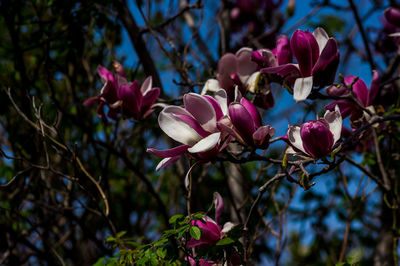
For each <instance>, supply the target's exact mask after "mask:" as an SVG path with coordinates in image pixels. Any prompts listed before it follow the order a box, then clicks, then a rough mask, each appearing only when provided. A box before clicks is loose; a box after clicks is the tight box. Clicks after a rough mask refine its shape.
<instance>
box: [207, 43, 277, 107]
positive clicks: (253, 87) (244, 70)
mask: <svg viewBox="0 0 400 266" xmlns="http://www.w3.org/2000/svg"><path fill="white" fill-rule="evenodd" d="M253 53H254V52H253V50H252V49H251V48H247V47H243V48H241V49H240V50H239V51H238V52H237V53H236V54H235V55H234V54H231V53H227V54H225V55H224V56H222V57H221V59H220V60H219V62H218V74H217V79H218V83H219V84H218V86H219V87H221V88H223V89H225V90H226V92H227V94H228V99H229V101H230V102H231V101H233V99H234V97H235V89H236V88H238V89H239V91H240V93H241V94H243V95H245V94H246V93H247V91H249V92H251V93H253V94H255V103H256V104H257V106H259V107H261V108H264V109H269V108H272V107H273V106H274V98H273V95H272V93H271V91H270V88H269V87H268V86H266V84H265V80H264V75H263V74H262V73H260V71H258V70H259V66H258V65H257V62H255V61H254V60H252V56H253V55H252V54H253ZM214 84H215V82H214ZM215 86H217V84H215ZM214 90H215V89H214Z"/></svg>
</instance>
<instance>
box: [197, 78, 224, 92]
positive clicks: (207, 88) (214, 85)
mask: <svg viewBox="0 0 400 266" xmlns="http://www.w3.org/2000/svg"><path fill="white" fill-rule="evenodd" d="M219 89H221V86H220V85H219V82H218V80H216V79H209V80H207V81H206V84H204V87H203V89H202V90H201V93H200V94H201V95H204V94H206V93H207V92H216V91H218V90H219Z"/></svg>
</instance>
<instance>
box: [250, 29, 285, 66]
mask: <svg viewBox="0 0 400 266" xmlns="http://www.w3.org/2000/svg"><path fill="white" fill-rule="evenodd" d="M251 60H252V61H254V62H256V63H257V64H258V66H259V68H260V69H262V68H266V67H277V66H280V65H285V64H289V63H291V62H292V51H291V50H290V42H289V38H288V37H287V36H285V35H281V36H279V37H278V40H277V41H276V48H274V49H273V50H272V51H271V50H269V49H259V50H257V51H254V52H253V53H252V54H251Z"/></svg>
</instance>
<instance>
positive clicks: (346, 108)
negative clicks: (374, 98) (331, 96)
mask: <svg viewBox="0 0 400 266" xmlns="http://www.w3.org/2000/svg"><path fill="white" fill-rule="evenodd" d="M336 105H337V106H339V109H340V114H341V115H342V118H346V117H348V116H349V115H350V114H351V113H352V112H353V111H355V110H358V106H356V105H355V103H353V102H350V101H348V100H345V99H341V100H337V101H334V102H333V103H330V104H329V105H327V106H326V107H325V110H330V111H334V110H335V107H336Z"/></svg>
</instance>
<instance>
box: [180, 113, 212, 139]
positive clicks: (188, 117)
mask: <svg viewBox="0 0 400 266" xmlns="http://www.w3.org/2000/svg"><path fill="white" fill-rule="evenodd" d="M175 116H176V117H178V118H179V119H181V120H182V121H183V122H185V123H186V124H188V125H189V126H190V127H191V128H193V129H194V130H196V132H197V133H198V134H199V135H200V136H201V137H202V138H205V137H207V136H208V135H210V133H209V132H207V131H205V130H204V129H203V128H202V126H201V125H200V124H199V122H197V121H196V119H194V118H193V116H191V115H185V114H175Z"/></svg>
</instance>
